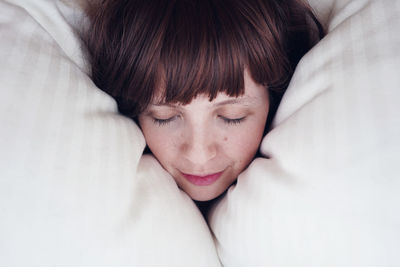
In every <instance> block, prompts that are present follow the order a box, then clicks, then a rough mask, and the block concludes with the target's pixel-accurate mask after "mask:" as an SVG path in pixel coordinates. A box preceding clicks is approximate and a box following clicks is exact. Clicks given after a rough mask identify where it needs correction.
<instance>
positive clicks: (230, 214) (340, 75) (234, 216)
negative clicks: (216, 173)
mask: <svg viewBox="0 0 400 267" xmlns="http://www.w3.org/2000/svg"><path fill="white" fill-rule="evenodd" d="M313 3H314V4H316V5H315V6H314V8H315V9H316V11H317V13H318V16H319V17H322V18H324V16H328V17H327V18H326V17H325V19H322V21H323V23H324V25H325V26H326V28H327V30H328V33H327V35H326V37H325V38H324V39H323V40H321V41H320V42H319V43H318V44H317V45H316V46H315V47H314V48H313V49H312V50H311V51H310V52H309V53H308V54H307V55H306V56H305V57H304V58H303V59H302V60H301V62H300V64H299V65H298V68H297V69H296V71H295V74H294V77H293V79H292V81H291V84H290V86H289V88H288V90H287V93H286V94H285V96H284V98H283V100H282V103H281V106H280V107H279V110H278V112H277V115H276V118H275V121H274V126H273V129H272V130H271V131H270V132H269V133H268V134H267V135H266V136H265V138H264V139H263V142H262V145H261V152H262V153H263V154H264V155H265V158H259V159H256V160H255V161H254V162H253V163H252V164H251V165H250V166H249V167H248V168H247V170H246V171H245V172H244V173H242V174H241V175H240V176H239V178H238V181H237V185H236V186H233V187H231V188H230V189H229V191H228V193H227V194H226V196H225V197H224V198H223V199H221V201H219V202H218V203H217V204H216V205H215V206H214V207H213V209H212V211H211V213H210V215H209V223H210V227H211V229H212V231H213V233H214V235H215V240H216V244H217V249H218V254H219V256H220V259H221V262H222V264H223V266H225V267H236V266H274V267H283V266H285V267H286V266H287V267H289V266H290V267H293V266H296V267H300V266H307V267H313V266H315V267H317V266H318V267H321V266H324V267H330V266H340V267H344V266H349V267H350V266H351V267H353V266H363V267H366V266H374V267H381V266H400V259H399V257H398V252H399V251H400V244H399V241H398V240H400V228H399V226H400V216H399V211H400V210H399V203H400V194H399V192H400V180H399V176H400V166H399V160H398V159H399V155H400V142H399V136H400V116H399V104H398V101H399V99H400V90H399V84H400V76H399V66H400V52H399V47H400V31H399V29H400V16H399V14H400V3H399V1H378V0H376V1H374V0H352V1H320V2H319V1H314V2H313ZM319 7H320V8H321V10H318V8H319ZM330 7H331V8H332V9H331V10H328V8H330Z"/></svg>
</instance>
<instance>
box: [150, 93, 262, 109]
mask: <svg viewBox="0 0 400 267" xmlns="http://www.w3.org/2000/svg"><path fill="white" fill-rule="evenodd" d="M256 100H257V98H255V97H249V96H246V97H240V98H234V99H227V100H223V101H221V102H217V103H214V104H213V106H214V107H220V106H224V105H232V104H241V105H245V106H250V105H252V104H254V103H255V102H256ZM150 105H151V106H155V107H165V106H166V107H170V108H176V107H178V106H180V104H171V103H164V102H161V103H154V104H150Z"/></svg>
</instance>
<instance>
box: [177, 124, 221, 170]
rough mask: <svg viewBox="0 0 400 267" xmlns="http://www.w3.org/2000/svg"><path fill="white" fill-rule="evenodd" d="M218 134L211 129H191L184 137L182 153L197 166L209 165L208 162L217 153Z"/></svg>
mask: <svg viewBox="0 0 400 267" xmlns="http://www.w3.org/2000/svg"><path fill="white" fill-rule="evenodd" d="M217 149H218V148H217V141H216V136H215V135H214V134H213V133H212V131H210V130H209V129H207V128H205V129H199V128H195V129H191V130H189V131H188V132H187V133H186V136H184V137H183V140H182V145H181V153H183V155H184V157H185V158H186V159H187V160H189V161H190V162H191V163H192V164H193V165H195V166H197V167H201V166H205V165H207V162H209V161H210V160H212V159H214V158H215V156H216V155H217Z"/></svg>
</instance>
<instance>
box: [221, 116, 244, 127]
mask: <svg viewBox="0 0 400 267" xmlns="http://www.w3.org/2000/svg"><path fill="white" fill-rule="evenodd" d="M219 117H220V118H221V119H222V121H223V122H224V123H226V124H229V125H237V124H239V123H242V122H243V121H244V120H245V119H246V117H242V118H237V119H229V118H225V117H222V116H219Z"/></svg>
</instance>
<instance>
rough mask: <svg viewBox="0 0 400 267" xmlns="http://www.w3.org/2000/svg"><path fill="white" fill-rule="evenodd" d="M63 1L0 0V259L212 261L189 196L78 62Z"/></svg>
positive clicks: (15, 262)
mask: <svg viewBox="0 0 400 267" xmlns="http://www.w3.org/2000/svg"><path fill="white" fill-rule="evenodd" d="M71 8H73V7H68V6H63V5H62V3H61V2H58V1H47V0H35V1H31V0H29V1H15V0H14V1H10V2H9V3H6V2H4V1H0V25H1V26H0V35H1V39H0V58H1V64H2V66H1V68H0V86H1V90H0V124H1V126H0V127H1V131H0V266H4V267H14V266H18V267H21V266H32V267H35V266H38V267H39V266H40V267H45V266H51V267H54V266H58V267H62V266H68V267H71V266H82V267H90V266H96V267H101V266H117V267H119V266H140V267H142V266H145V267H146V266H173V267H177V266H182V267H187V266H198V267H204V266H216V267H217V266H221V265H220V263H219V260H218V257H217V254H216V250H215V246H214V243H213V239H212V237H211V235H210V232H209V229H208V227H207V224H206V222H205V221H204V219H203V217H202V215H201V214H200V212H199V211H198V210H197V208H196V206H195V205H194V204H193V202H192V200H191V199H190V198H189V197H187V196H186V194H184V193H182V192H181V191H179V189H178V188H177V186H176V184H175V182H174V180H173V179H172V178H171V177H170V176H169V175H168V174H167V173H165V171H163V170H162V168H161V167H160V165H159V164H158V163H157V161H155V160H154V159H153V158H151V157H149V156H147V157H143V158H142V159H141V154H142V151H143V149H144V146H145V142H144V138H143V136H142V133H141V132H140V130H139V128H138V127H137V126H136V125H135V123H134V122H132V121H131V120H129V119H127V118H124V117H122V116H120V115H118V112H117V108H116V104H115V102H114V100H112V99H111V98H110V97H109V96H107V95H106V94H104V93H103V92H102V91H100V90H99V89H98V88H96V87H95V86H94V85H93V83H92V82H91V80H90V79H89V78H88V76H87V75H86V73H85V72H84V70H85V69H87V68H86V67H85V65H84V62H83V60H82V55H81V53H80V49H79V42H78V40H77V38H76V37H75V36H74V34H73V31H72V30H71V28H70V26H69V24H68V23H67V22H66V19H71V21H72V20H73V17H70V15H71V16H72V15H76V14H78V13H79V11H77V12H75V11H74V10H73V9H71ZM60 10H62V11H63V13H62V14H61V13H60Z"/></svg>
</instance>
